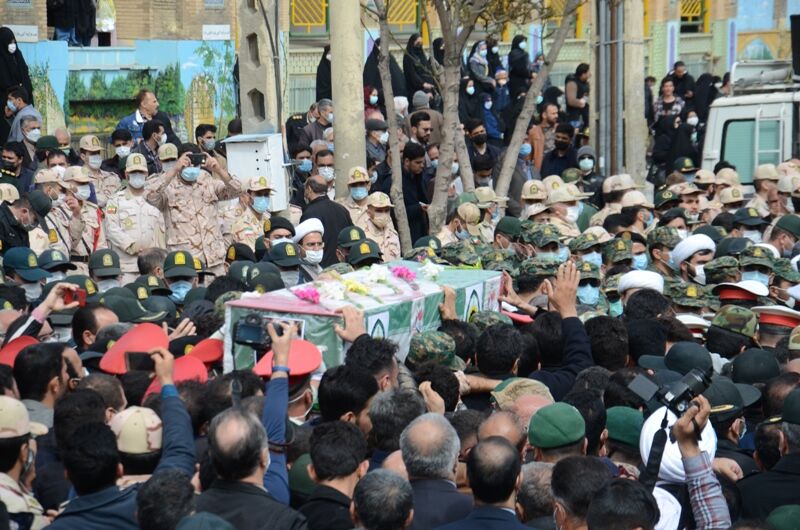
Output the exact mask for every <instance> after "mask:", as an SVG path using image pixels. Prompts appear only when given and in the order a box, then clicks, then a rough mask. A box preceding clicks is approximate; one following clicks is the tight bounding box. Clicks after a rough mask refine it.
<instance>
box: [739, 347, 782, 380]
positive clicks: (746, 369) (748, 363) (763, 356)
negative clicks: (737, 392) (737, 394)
mask: <svg viewBox="0 0 800 530" xmlns="http://www.w3.org/2000/svg"><path fill="white" fill-rule="evenodd" d="M731 365H732V371H731V379H733V382H734V383H747V384H750V385H752V384H756V383H766V382H767V381H769V380H770V379H772V378H773V377H777V376H779V375H780V374H781V367H780V365H779V364H778V360H777V359H776V358H775V354H773V353H770V352H768V351H766V350H762V349H760V348H750V349H748V350H745V351H743V352H742V353H740V354H739V355H737V356H736V357H734V358H733V361H732V363H731Z"/></svg>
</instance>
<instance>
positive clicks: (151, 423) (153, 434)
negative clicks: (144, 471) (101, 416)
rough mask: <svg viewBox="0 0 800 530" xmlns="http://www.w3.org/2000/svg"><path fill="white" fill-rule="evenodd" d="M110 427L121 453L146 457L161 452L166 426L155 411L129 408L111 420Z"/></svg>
mask: <svg viewBox="0 0 800 530" xmlns="http://www.w3.org/2000/svg"><path fill="white" fill-rule="evenodd" d="M109 427H111V430H112V431H113V432H114V435H115V436H116V437H117V450H119V452H120V453H126V454H130V455H144V454H149V453H157V452H159V451H161V442H162V433H163V427H164V426H163V424H162V423H161V418H159V417H158V414H156V413H155V411H153V409H149V408H146V407H135V406H134V407H128V408H127V409H125V410H123V411H122V412H118V413H117V414H115V415H114V417H113V418H111V423H109Z"/></svg>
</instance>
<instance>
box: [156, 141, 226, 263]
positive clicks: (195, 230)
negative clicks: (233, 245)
mask: <svg viewBox="0 0 800 530" xmlns="http://www.w3.org/2000/svg"><path fill="white" fill-rule="evenodd" d="M197 151H198V149H197V148H196V147H195V146H191V145H189V144H184V145H183V146H181V150H180V151H179V158H178V164H177V165H176V166H175V167H174V168H172V169H171V170H170V171H167V172H165V173H161V174H160V175H158V176H157V177H156V178H153V179H150V182H149V183H148V184H147V186H146V191H145V198H146V199H147V201H148V202H149V203H150V204H152V205H153V206H155V207H156V208H158V209H159V210H161V211H162V212H164V219H165V225H166V235H167V249H168V250H178V249H185V250H189V251H190V252H191V253H192V254H193V255H196V256H197V257H198V258H200V259H202V260H203V261H205V263H206V264H207V265H208V267H209V270H210V271H212V272H214V273H215V274H218V275H221V274H224V267H223V264H224V262H225V248H226V247H225V241H224V239H223V237H222V230H221V229H220V223H219V219H218V208H217V204H218V203H219V201H226V200H230V199H234V198H236V197H237V196H238V195H239V194H240V193H241V184H240V183H239V180H238V179H236V178H234V177H233V176H231V175H230V174H229V173H228V172H227V171H226V170H224V169H222V168H221V167H220V166H219V164H218V163H217V161H216V160H215V159H213V158H208V159H207V161H206V163H205V166H204V167H200V166H199V165H197V166H196V165H193V164H192V162H191V160H190V158H189V154H190V153H194V154H198V153H197ZM209 172H210V173H209ZM211 174H213V175H214V176H216V177H219V179H215V178H213V177H212V175H211Z"/></svg>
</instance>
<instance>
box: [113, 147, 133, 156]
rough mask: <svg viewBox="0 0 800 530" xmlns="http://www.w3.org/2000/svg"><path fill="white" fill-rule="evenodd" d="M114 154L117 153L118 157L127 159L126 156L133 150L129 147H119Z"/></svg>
mask: <svg viewBox="0 0 800 530" xmlns="http://www.w3.org/2000/svg"><path fill="white" fill-rule="evenodd" d="M114 152H116V153H117V156H118V157H120V158H125V157H126V156H128V155H129V154H131V148H130V147H129V146H127V145H120V146H119V147H117V148H116V149H114Z"/></svg>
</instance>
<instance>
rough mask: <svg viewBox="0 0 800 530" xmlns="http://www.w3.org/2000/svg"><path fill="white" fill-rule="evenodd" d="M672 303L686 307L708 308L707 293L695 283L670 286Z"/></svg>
mask: <svg viewBox="0 0 800 530" xmlns="http://www.w3.org/2000/svg"><path fill="white" fill-rule="evenodd" d="M668 296H669V297H670V298H672V301H673V302H674V303H676V304H678V305H681V306H685V307H707V306H708V302H707V300H706V293H705V290H704V289H703V287H702V286H700V285H697V284H694V283H685V282H680V283H677V282H676V283H674V284H672V285H671V286H670V294H669V295H668Z"/></svg>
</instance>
